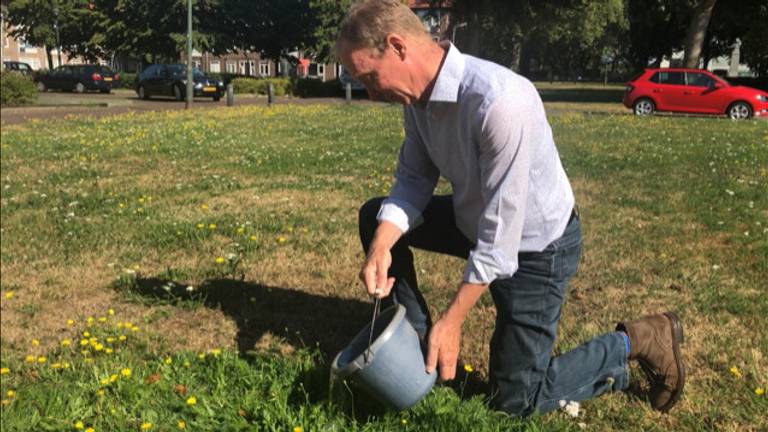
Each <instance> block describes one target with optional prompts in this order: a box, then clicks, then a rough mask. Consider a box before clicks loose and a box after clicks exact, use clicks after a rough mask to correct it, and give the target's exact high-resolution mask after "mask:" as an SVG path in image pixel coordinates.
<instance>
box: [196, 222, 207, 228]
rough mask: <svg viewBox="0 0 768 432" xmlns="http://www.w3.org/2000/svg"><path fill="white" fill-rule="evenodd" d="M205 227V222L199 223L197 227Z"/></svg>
mask: <svg viewBox="0 0 768 432" xmlns="http://www.w3.org/2000/svg"><path fill="white" fill-rule="evenodd" d="M203 228H205V224H201V223H199V224H197V229H203Z"/></svg>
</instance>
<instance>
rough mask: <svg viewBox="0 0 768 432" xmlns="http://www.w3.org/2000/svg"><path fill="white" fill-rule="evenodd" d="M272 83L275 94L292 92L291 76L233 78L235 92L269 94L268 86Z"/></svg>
mask: <svg viewBox="0 0 768 432" xmlns="http://www.w3.org/2000/svg"><path fill="white" fill-rule="evenodd" d="M270 83H271V84H272V89H273V91H274V95H275V96H285V95H287V94H291V80H290V79H289V78H235V79H233V80H232V85H233V86H234V90H235V93H251V94H260V95H266V94H267V86H268V85H269V84H270Z"/></svg>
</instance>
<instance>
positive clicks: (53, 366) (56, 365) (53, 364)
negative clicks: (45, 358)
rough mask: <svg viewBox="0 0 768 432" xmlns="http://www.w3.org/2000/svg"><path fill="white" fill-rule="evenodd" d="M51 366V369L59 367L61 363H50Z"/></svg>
mask: <svg viewBox="0 0 768 432" xmlns="http://www.w3.org/2000/svg"><path fill="white" fill-rule="evenodd" d="M51 367H52V368H53V369H61V363H58V362H57V363H51Z"/></svg>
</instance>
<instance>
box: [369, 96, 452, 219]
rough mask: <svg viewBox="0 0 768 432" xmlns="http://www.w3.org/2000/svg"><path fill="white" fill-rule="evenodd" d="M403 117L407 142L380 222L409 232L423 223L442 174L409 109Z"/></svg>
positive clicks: (405, 141)
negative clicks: (427, 206)
mask: <svg viewBox="0 0 768 432" xmlns="http://www.w3.org/2000/svg"><path fill="white" fill-rule="evenodd" d="M403 116H404V129H405V139H404V140H403V145H402V146H401V147H400V156H399V159H398V162H397V170H396V171H395V184H394V185H393V186H392V190H391V191H390V194H389V197H387V199H385V200H384V202H383V203H382V205H381V208H380V209H379V214H378V216H377V219H378V221H379V222H381V221H385V220H386V221H389V222H392V223H393V224H395V225H396V226H397V227H398V228H400V230H401V231H402V232H404V233H405V232H408V231H409V230H410V229H412V228H414V227H416V226H418V225H419V224H420V223H421V222H422V217H421V212H422V211H423V210H424V207H426V205H427V203H428V202H429V200H430V199H431V198H432V193H433V192H434V190H435V186H436V185H437V180H438V178H439V177H440V171H439V170H438V169H437V167H436V166H435V164H434V163H433V162H432V159H430V157H429V154H428V153H427V149H426V147H425V145H424V142H423V140H422V139H421V137H420V136H419V132H418V130H417V128H416V126H415V122H414V119H413V117H412V116H413V114H412V113H410V112H409V109H408V108H406V109H405V110H404V114H403Z"/></svg>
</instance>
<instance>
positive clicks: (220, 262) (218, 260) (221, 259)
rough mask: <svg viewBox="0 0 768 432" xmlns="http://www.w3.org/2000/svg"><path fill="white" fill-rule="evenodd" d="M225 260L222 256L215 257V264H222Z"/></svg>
mask: <svg viewBox="0 0 768 432" xmlns="http://www.w3.org/2000/svg"><path fill="white" fill-rule="evenodd" d="M225 262H227V260H225V259H224V257H216V264H224V263H225Z"/></svg>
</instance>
